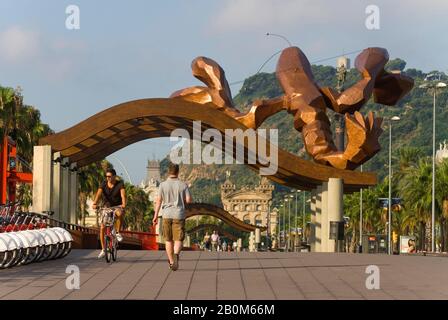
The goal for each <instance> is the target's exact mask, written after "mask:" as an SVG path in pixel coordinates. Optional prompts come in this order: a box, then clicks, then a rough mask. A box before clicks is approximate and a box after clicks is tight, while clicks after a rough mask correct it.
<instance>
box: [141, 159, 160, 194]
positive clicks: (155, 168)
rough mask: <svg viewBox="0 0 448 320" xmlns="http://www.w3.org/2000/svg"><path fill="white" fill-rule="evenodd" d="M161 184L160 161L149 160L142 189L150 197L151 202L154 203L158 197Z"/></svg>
mask: <svg viewBox="0 0 448 320" xmlns="http://www.w3.org/2000/svg"><path fill="white" fill-rule="evenodd" d="M160 182H161V177H160V161H159V160H148V164H147V165H146V178H145V180H144V181H142V183H141V184H140V187H141V188H142V189H143V190H144V191H145V193H146V194H147V195H148V197H149V200H150V201H151V202H154V200H155V199H156V197H157V194H158V192H159V185H160Z"/></svg>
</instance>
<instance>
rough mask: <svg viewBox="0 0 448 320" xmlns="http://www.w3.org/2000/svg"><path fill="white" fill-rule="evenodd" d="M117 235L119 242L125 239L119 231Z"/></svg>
mask: <svg viewBox="0 0 448 320" xmlns="http://www.w3.org/2000/svg"><path fill="white" fill-rule="evenodd" d="M116 237H117V240H118V242H121V241H123V236H122V235H121V234H119V233H117V235H116Z"/></svg>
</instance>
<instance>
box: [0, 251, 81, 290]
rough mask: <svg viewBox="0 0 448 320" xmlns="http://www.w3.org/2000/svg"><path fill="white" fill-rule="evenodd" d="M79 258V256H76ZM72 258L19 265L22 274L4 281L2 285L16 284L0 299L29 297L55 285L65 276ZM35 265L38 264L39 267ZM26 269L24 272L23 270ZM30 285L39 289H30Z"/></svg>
mask: <svg viewBox="0 0 448 320" xmlns="http://www.w3.org/2000/svg"><path fill="white" fill-rule="evenodd" d="M78 258H79V256H78ZM74 262H76V261H73V259H58V260H51V261H44V262H42V263H36V264H35V265H33V268H28V267H31V265H30V266H28V265H27V266H20V267H18V268H23V269H22V276H21V278H18V275H16V276H15V278H13V279H10V280H9V281H5V282H3V283H2V285H7V284H8V283H10V284H11V283H12V284H14V285H16V284H20V286H16V288H15V290H8V291H9V292H8V295H3V296H1V298H2V299H31V298H32V297H33V296H34V295H37V294H39V293H40V292H43V291H44V290H46V289H47V288H49V287H51V286H53V285H55V284H56V283H58V282H59V281H61V279H63V278H66V277H67V274H65V270H66V267H67V265H68V264H70V263H74ZM37 266H40V269H36V268H38V267H37ZM25 270H26V272H24V271H25ZM32 287H36V288H40V289H34V288H33V289H30V288H32Z"/></svg>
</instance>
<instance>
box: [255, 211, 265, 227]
mask: <svg viewBox="0 0 448 320" xmlns="http://www.w3.org/2000/svg"><path fill="white" fill-rule="evenodd" d="M262 224H263V221H262V220H261V215H260V214H259V215H257V216H255V225H257V226H261V225H262Z"/></svg>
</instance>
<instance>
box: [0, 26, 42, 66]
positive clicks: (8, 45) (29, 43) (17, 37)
mask: <svg viewBox="0 0 448 320" xmlns="http://www.w3.org/2000/svg"><path fill="white" fill-rule="evenodd" d="M39 44H40V42H39V34H38V33H37V32H35V31H30V30H25V29H23V28H21V27H19V26H12V27H10V28H8V29H6V30H5V31H2V32H0V58H2V59H4V60H6V61H8V62H21V61H24V60H28V59H30V58H33V57H35V56H36V55H38V53H39V50H40V46H39Z"/></svg>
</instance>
